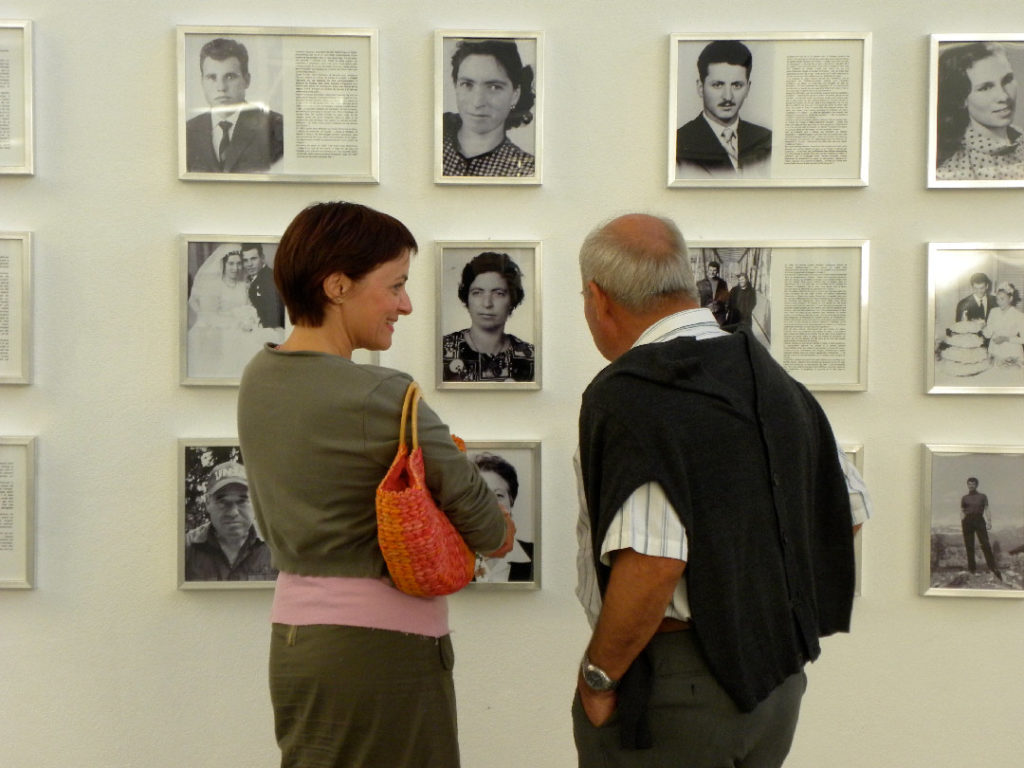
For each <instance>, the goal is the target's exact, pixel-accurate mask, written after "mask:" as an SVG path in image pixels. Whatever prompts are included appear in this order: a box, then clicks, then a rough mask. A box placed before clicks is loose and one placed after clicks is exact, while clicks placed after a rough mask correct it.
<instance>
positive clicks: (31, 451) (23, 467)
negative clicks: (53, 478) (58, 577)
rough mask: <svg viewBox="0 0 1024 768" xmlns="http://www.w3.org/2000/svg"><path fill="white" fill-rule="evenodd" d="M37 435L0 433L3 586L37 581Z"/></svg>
mask: <svg viewBox="0 0 1024 768" xmlns="http://www.w3.org/2000/svg"><path fill="white" fill-rule="evenodd" d="M35 452H36V448H35V438H34V437H0V589H31V588H32V587H33V585H34V583H35V527H36V524H35V495H36V490H35V482H36V473H35Z"/></svg>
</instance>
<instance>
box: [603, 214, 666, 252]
mask: <svg viewBox="0 0 1024 768" xmlns="http://www.w3.org/2000/svg"><path fill="white" fill-rule="evenodd" d="M605 232H606V233H607V234H609V235H611V236H612V237H613V238H615V240H617V241H618V242H619V243H621V244H622V246H623V247H624V248H628V249H630V250H644V251H646V252H647V254H648V255H649V256H652V257H654V258H658V259H672V258H675V242H674V240H673V238H672V233H671V232H669V230H668V227H666V226H665V222H663V221H662V220H661V219H659V218H657V217H656V216H650V215H648V214H646V213H628V214H626V215H625V216H619V218H617V219H613V220H612V221H610V222H608V224H607V225H605Z"/></svg>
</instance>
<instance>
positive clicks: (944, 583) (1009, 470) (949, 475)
mask: <svg viewBox="0 0 1024 768" xmlns="http://www.w3.org/2000/svg"><path fill="white" fill-rule="evenodd" d="M972 481H973V483H972ZM972 486H973V487H972ZM923 490H924V493H923V498H924V508H923V511H922V512H923V513H922V537H921V545H922V546H921V592H922V594H923V595H927V596H937V597H995V598H1024V504H1022V503H1021V499H1024V445H962V444H961V445H928V444H926V445H925V446H924V489H923ZM979 549H980V551H978V550H979Z"/></svg>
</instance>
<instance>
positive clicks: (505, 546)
mask: <svg viewBox="0 0 1024 768" xmlns="http://www.w3.org/2000/svg"><path fill="white" fill-rule="evenodd" d="M499 506H500V505H499ZM501 512H502V514H503V515H505V540H504V541H503V542H502V543H501V546H500V547H498V548H497V549H496V550H494V551H493V552H489V553H488V554H487V557H504V556H505V555H507V554H508V553H509V552H511V551H512V546H513V545H514V544H515V543H516V524H515V523H513V522H512V515H510V514H509V511H508V510H507V509H505V507H501Z"/></svg>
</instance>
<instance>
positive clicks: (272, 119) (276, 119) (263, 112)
mask: <svg viewBox="0 0 1024 768" xmlns="http://www.w3.org/2000/svg"><path fill="white" fill-rule="evenodd" d="M238 122H239V123H244V124H247V125H271V126H276V125H282V124H283V123H284V118H283V117H282V116H281V113H280V112H274V111H273V110H271V109H263V108H261V107H247V108H246V109H243V110H242V111H241V112H239V113H238Z"/></svg>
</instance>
